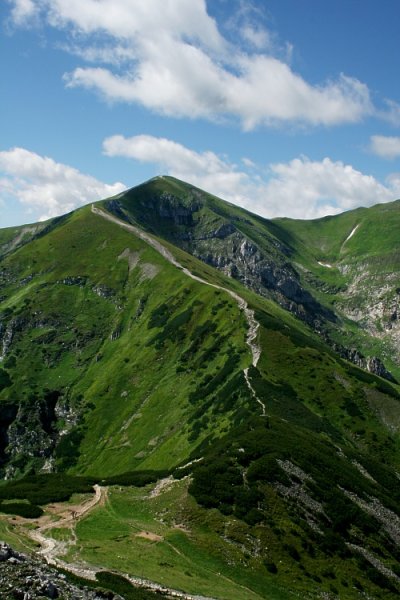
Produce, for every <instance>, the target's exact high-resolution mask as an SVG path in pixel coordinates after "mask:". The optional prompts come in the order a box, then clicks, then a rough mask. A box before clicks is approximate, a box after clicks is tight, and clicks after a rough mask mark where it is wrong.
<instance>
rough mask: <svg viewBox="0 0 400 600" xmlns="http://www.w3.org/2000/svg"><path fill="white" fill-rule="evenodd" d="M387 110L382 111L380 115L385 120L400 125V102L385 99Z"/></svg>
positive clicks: (396, 125)
mask: <svg viewBox="0 0 400 600" xmlns="http://www.w3.org/2000/svg"><path fill="white" fill-rule="evenodd" d="M385 104H386V106H387V109H386V110H383V111H381V112H380V114H379V116H380V117H381V118H382V119H383V120H384V121H387V122H388V123H390V124H391V125H394V126H395V127H399V126H400V104H399V103H398V102H395V101H394V100H385Z"/></svg>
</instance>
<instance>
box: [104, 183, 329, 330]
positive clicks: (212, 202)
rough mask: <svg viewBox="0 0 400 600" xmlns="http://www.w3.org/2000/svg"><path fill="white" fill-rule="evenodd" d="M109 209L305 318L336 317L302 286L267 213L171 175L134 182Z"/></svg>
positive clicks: (288, 251)
mask: <svg viewBox="0 0 400 600" xmlns="http://www.w3.org/2000/svg"><path fill="white" fill-rule="evenodd" d="M107 209H108V210H110V211H112V212H113V213H115V215H116V216H118V217H121V218H122V219H125V220H131V221H133V222H136V223H137V224H138V225H140V226H141V227H144V228H145V229H146V230H148V231H149V232H151V233H154V234H156V235H158V236H160V237H162V238H163V239H165V240H167V241H169V242H171V243H173V244H174V245H176V246H179V247H180V248H182V249H183V250H185V251H187V252H190V253H191V254H193V255H194V256H195V257H197V258H200V259H201V260H203V261H204V262H205V263H207V264H209V265H212V266H214V267H217V268H218V269H220V270H221V271H222V272H223V273H225V274H226V275H229V276H230V277H233V278H235V279H237V280H238V281H240V282H242V283H244V284H245V285H246V286H248V287H250V288H251V289H253V290H255V291H256V292H258V293H260V294H262V295H264V296H266V297H268V298H273V299H274V300H277V301H278V302H279V303H280V304H281V305H282V306H284V307H285V308H287V309H289V310H290V311H291V312H293V313H295V314H296V315H297V316H300V317H301V318H302V319H303V320H305V321H306V322H309V323H311V324H314V325H317V323H318V321H319V320H321V319H334V315H333V313H331V312H329V311H328V310H326V309H325V308H324V307H323V306H322V305H321V304H319V303H318V302H317V301H316V300H315V299H314V298H313V297H312V296H311V295H310V293H309V292H308V291H307V290H305V289H304V288H302V287H301V286H300V284H299V274H298V273H297V271H296V269H295V268H294V267H293V264H292V263H291V261H290V260H289V256H290V249H289V248H288V246H287V245H286V244H284V243H282V242H281V241H280V240H279V239H278V238H277V237H276V236H275V235H274V227H273V224H272V223H271V222H270V221H267V220H266V219H262V218H261V217H257V216H256V215H253V214H251V213H249V212H247V211H245V210H243V209H240V208H238V207H236V206H234V205H231V204H228V203H227V202H224V201H222V200H220V199H219V198H216V197H215V196H211V195H210V194H208V193H206V192H204V191H202V190H200V189H198V188H194V187H193V186H190V185H188V184H186V183H184V182H181V181H178V180H177V179H174V178H172V177H156V178H155V179H152V180H150V181H149V182H146V183H145V184H143V185H140V186H138V187H136V188H132V189H131V190H128V191H127V192H125V193H123V194H121V195H119V196H117V197H115V198H114V199H113V200H111V201H110V202H109V203H108V204H107Z"/></svg>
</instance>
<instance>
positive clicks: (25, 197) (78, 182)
mask: <svg viewBox="0 0 400 600" xmlns="http://www.w3.org/2000/svg"><path fill="white" fill-rule="evenodd" d="M0 174H1V175H2V177H1V178H0V192H1V193H2V194H4V195H5V196H10V197H13V198H15V199H17V200H18V201H19V202H21V203H22V204H23V205H24V206H25V207H26V208H27V212H28V214H30V215H33V217H34V218H35V219H39V220H44V219H47V218H50V217H55V216H57V215H61V214H64V213H66V212H68V211H71V210H73V209H74V208H77V207H78V206H81V205H83V204H86V203H88V202H91V201H95V200H101V199H102V198H106V197H107V196H112V195H114V194H117V193H119V192H121V191H123V190H124V189H125V187H126V186H124V185H123V184H122V183H114V184H112V185H109V184H106V183H103V182H101V181H99V180H97V179H95V178H94V177H91V176H90V175H85V174H83V173H80V171H78V170H77V169H74V168H73V167H70V166H68V165H64V164H62V163H57V162H55V161H54V160H53V159H51V158H48V157H45V156H40V155H39V154H35V153H34V152H30V151H29V150H26V149H24V148H13V149H11V150H7V151H2V152H0Z"/></svg>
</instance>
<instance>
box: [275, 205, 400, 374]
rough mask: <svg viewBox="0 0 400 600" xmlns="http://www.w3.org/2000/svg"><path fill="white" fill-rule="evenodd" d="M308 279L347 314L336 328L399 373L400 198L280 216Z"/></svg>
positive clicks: (338, 335)
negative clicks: (308, 217) (320, 214)
mask: <svg viewBox="0 0 400 600" xmlns="http://www.w3.org/2000/svg"><path fill="white" fill-rule="evenodd" d="M276 223H277V225H278V226H279V228H280V230H281V232H282V233H281V237H282V239H284V240H286V241H287V243H288V244H290V247H291V248H292V250H293V254H294V255H293V258H294V260H295V261H298V262H299V263H300V264H301V266H302V274H303V281H304V283H305V285H308V286H309V287H312V288H313V289H314V290H315V291H314V294H315V295H316V296H317V297H324V298H325V302H328V303H329V304H330V305H331V306H332V307H333V308H334V310H335V311H336V312H337V314H338V315H339V316H340V317H341V318H342V319H343V326H342V328H341V330H339V331H336V332H334V333H333V336H334V337H336V339H337V340H338V341H341V342H343V343H344V345H346V346H348V347H349V346H350V345H354V346H355V347H357V348H358V349H359V350H360V351H362V352H363V353H365V354H369V355H371V354H374V353H375V354H377V355H379V356H380V357H381V358H382V359H383V360H384V362H385V364H387V365H388V367H389V369H390V370H391V371H392V372H393V373H394V374H395V375H396V376H397V377H399V374H400V357H399V352H398V347H399V340H400V337H399V336H400V326H399V314H400V313H399V301H400V300H399V293H400V288H399V265H400V247H399V236H398V231H399V227H400V201H396V202H391V203H388V204H381V205H377V206H374V207H372V208H368V209H366V208H360V209H357V210H354V211H349V212H347V213H343V214H341V215H337V216H334V217H325V218H323V219H317V220H315V221H296V220H290V219H280V220H277V221H276Z"/></svg>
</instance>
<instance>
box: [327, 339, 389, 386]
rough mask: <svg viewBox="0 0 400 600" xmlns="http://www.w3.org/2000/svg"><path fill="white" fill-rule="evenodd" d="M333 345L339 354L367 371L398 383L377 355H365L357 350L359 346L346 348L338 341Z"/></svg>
mask: <svg viewBox="0 0 400 600" xmlns="http://www.w3.org/2000/svg"><path fill="white" fill-rule="evenodd" d="M332 347H333V349H334V350H335V352H337V353H338V354H339V356H341V357H342V358H345V359H346V360H349V361H350V362H352V363H354V364H355V365H357V366H358V367H360V369H365V370H366V371H369V372H370V373H373V374H374V375H378V376H379V377H382V378H383V379H387V380H388V381H391V382H392V383H397V381H396V379H395V378H394V377H393V375H392V374H391V373H390V371H388V370H387V369H386V367H385V365H384V364H383V362H382V361H381V360H380V359H379V358H378V357H377V356H369V357H365V356H364V355H363V354H361V352H359V351H358V350H357V348H345V347H344V346H341V345H340V344H336V343H334V344H332Z"/></svg>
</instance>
